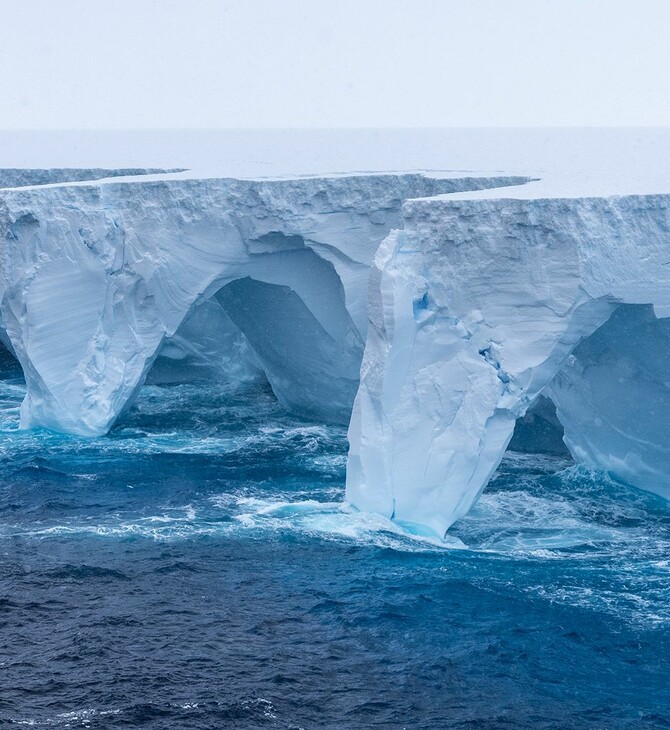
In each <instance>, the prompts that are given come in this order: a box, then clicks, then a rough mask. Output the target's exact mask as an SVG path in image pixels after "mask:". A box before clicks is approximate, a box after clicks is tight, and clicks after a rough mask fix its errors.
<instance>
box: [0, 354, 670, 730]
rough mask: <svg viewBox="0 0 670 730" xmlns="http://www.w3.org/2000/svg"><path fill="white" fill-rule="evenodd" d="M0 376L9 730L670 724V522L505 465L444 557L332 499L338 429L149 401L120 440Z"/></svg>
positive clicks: (196, 400) (596, 486)
mask: <svg viewBox="0 0 670 730" xmlns="http://www.w3.org/2000/svg"><path fill="white" fill-rule="evenodd" d="M3 367H4V371H3V376H4V377H3V379H2V381H1V382H0V402H1V411H0V470H1V471H0V490H1V499H0V724H5V725H8V726H13V725H17V726H20V725H27V726H35V727H62V728H67V727H99V728H116V727H150V728H207V729H209V728H250V729H254V728H294V729H297V728H306V729H307V728H368V727H388V728H426V729H428V728H431V729H433V728H440V729H441V728H526V727H528V728H608V729H609V728H666V727H670V680H669V676H670V673H669V671H668V670H669V666H668V657H669V656H670V509H669V507H668V505H667V503H665V502H663V501H662V500H661V499H660V498H656V497H654V496H653V495H650V494H644V493H642V492H639V491H636V490H634V489H630V488H627V487H625V486H622V485H619V484H616V483H613V482H611V481H610V480H608V479H607V477H606V476H604V475H602V474H594V473H590V472H588V471H585V470H583V469H579V468H576V467H575V466H574V465H572V464H571V463H570V462H568V461H565V460H561V459H560V458H558V457H551V456H546V455H529V454H524V455H521V454H514V453H508V455H507V457H506V459H505V461H504V463H503V465H502V467H501V468H500V470H499V472H498V474H497V476H496V478H495V479H494V481H493V482H492V484H491V485H490V487H489V488H488V489H487V491H486V492H485V493H484V495H483V497H482V499H481V501H480V502H479V505H478V506H477V508H476V509H475V510H474V511H473V512H472V513H471V514H470V515H469V516H468V517H467V518H466V519H464V520H462V521H461V522H459V523H458V524H456V525H455V526H454V528H453V529H452V530H451V532H450V537H449V539H448V540H447V541H446V542H441V541H439V540H436V539H433V538H430V537H422V536H418V535H415V536H412V535H408V534H407V533H405V532H403V530H401V529H400V528H399V527H398V526H397V525H394V524H393V523H390V522H388V521H386V520H384V519H382V518H376V517H373V516H369V515H364V514H361V513H357V512H355V511H354V510H352V509H350V508H347V507H346V506H344V505H343V503H342V498H343V492H344V476H345V462H346V449H347V443H346V431H345V429H343V428H339V427H332V426H328V427H326V426H323V425H318V424H313V423H306V422H304V421H300V420H297V419H296V418H294V417H291V416H289V415H288V414H287V413H286V412H284V411H283V410H282V408H281V407H280V406H279V405H278V404H277V402H276V400H275V399H274V397H273V396H272V393H271V392H270V391H269V390H268V389H267V388H264V387H260V386H254V387H251V386H246V387H238V388H233V387H231V386H224V385H220V384H214V383H203V382H201V383H198V384H189V385H171V386H145V387H144V388H143V390H142V391H141V393H140V395H139V398H138V400H137V401H136V403H135V405H134V407H133V408H132V409H131V410H130V411H129V412H128V413H127V415H126V416H125V417H124V418H123V420H122V421H121V422H119V424H118V425H117V426H116V427H115V428H114V430H113V431H112V432H111V434H110V435H109V436H107V437H104V438H99V439H96V440H85V439H79V438H75V437H68V436H62V435H57V434H53V433H49V432H47V431H19V430H18V421H19V416H18V408H19V404H20V402H21V399H22V397H23V394H24V384H23V379H22V376H21V373H20V372H18V371H17V370H16V369H12V365H11V363H9V364H8V363H5V364H4V366H3Z"/></svg>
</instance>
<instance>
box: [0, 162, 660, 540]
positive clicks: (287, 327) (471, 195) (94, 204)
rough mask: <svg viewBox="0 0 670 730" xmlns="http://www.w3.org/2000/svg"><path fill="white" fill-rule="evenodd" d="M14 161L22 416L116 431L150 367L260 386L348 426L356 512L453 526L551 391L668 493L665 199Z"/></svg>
mask: <svg viewBox="0 0 670 730" xmlns="http://www.w3.org/2000/svg"><path fill="white" fill-rule="evenodd" d="M94 172H95V171H94ZM149 172H155V171H149ZM128 173H129V174H133V175H138V174H139V171H138V170H130V171H128ZM12 174H13V177H12V176H11V175H9V177H7V176H6V180H9V181H11V180H13V181H14V186H13V187H8V188H7V189H3V190H0V240H1V241H2V244H1V245H2V257H1V261H2V270H1V272H0V339H1V340H2V342H4V343H5V345H6V347H7V348H8V349H9V351H10V352H12V353H13V354H14V355H15V357H16V358H17V360H18V361H19V362H20V364H21V366H22V368H23V371H24V374H25V377H26V384H27V395H26V397H25V400H24V403H23V405H22V408H21V424H22V426H23V427H26V428H29V427H34V426H42V427H47V428H51V429H55V430H60V431H65V432H69V433H74V434H79V435H84V436H100V435H102V434H104V433H106V432H107V431H108V430H109V428H110V427H111V426H112V425H113V423H114V422H115V420H116V419H117V418H118V417H119V415H120V414H121V413H122V412H123V409H124V408H126V407H127V406H128V404H129V403H131V402H132V398H133V395H134V394H135V393H136V391H137V389H138V388H139V387H140V386H141V384H142V383H143V382H144V381H145V380H146V379H147V378H149V379H151V380H154V381H156V380H159V381H160V380H163V381H165V380H168V381H182V380H186V379H192V378H194V377H203V376H204V377H225V378H229V379H236V380H245V379H250V378H255V377H258V376H259V375H261V376H264V377H266V378H267V380H268V381H269V383H270V385H271V387H272V389H273V391H274V393H275V395H276V396H277V398H278V399H279V400H280V401H281V402H282V403H283V404H284V405H285V406H286V407H287V408H289V409H291V410H293V411H295V412H297V413H300V414H302V415H304V416H306V417H309V418H314V419H319V420H323V421H327V422H340V423H347V422H349V419H350V417H351V421H350V426H349V439H350V444H351V451H350V456H349V464H348V470H347V499H348V500H349V501H350V502H352V503H353V504H354V505H356V506H357V507H359V508H361V509H364V510H371V511H375V512H379V513H382V514H384V515H386V516H388V517H392V518H394V519H396V520H398V521H400V522H404V523H413V524H419V525H423V526H427V527H429V528H430V529H432V530H434V531H435V532H437V533H439V534H443V533H444V531H445V530H446V529H447V528H448V527H449V526H450V525H451V524H452V523H453V522H454V520H456V519H458V518H459V517H460V516H462V515H463V514H465V513H466V512H467V511H468V509H470V507H471V506H472V505H473V504H474V503H475V501H476V499H477V497H478V495H479V494H480V493H481V491H482V489H483V488H484V487H485V486H486V484H487V482H488V480H489V479H490V477H491V475H492V474H493V472H494V471H495V469H496V468H497V466H498V464H499V462H500V460H501V458H502V455H503V453H504V451H505V449H506V447H507V445H508V443H509V440H510V438H511V437H512V433H513V431H514V427H515V424H516V422H517V420H518V419H520V418H523V417H524V416H525V415H526V414H527V413H528V412H529V409H532V408H534V407H535V408H538V404H545V405H546V404H549V405H551V404H550V403H549V400H548V399H550V400H551V401H553V403H554V404H555V406H556V415H554V414H553V410H552V411H551V415H550V416H548V418H550V419H552V418H553V419H554V420H555V418H556V417H557V418H558V419H559V420H560V422H561V423H562V424H563V427H564V429H565V443H566V444H567V447H568V448H569V449H570V452H571V453H572V455H573V457H574V458H575V460H576V461H578V462H579V463H584V464H587V465H590V466H594V467H598V468H604V469H606V470H607V471H609V472H610V473H611V474H612V475H613V476H614V477H616V478H619V479H622V480H624V481H627V482H629V483H631V484H634V485H636V486H639V487H642V488H644V489H649V490H652V491H655V492H658V493H659V494H662V495H664V496H666V497H670V487H669V484H670V481H669V480H668V476H667V475H669V474H670V448H668V446H667V444H668V437H669V436H670V426H669V425H668V424H670V419H668V418H667V416H666V414H667V413H668V406H670V390H669V388H670V380H669V379H668V377H667V374H666V372H665V370H666V368H665V362H667V355H668V354H670V353H669V352H668V350H669V348H670V325H668V322H670V319H667V318H668V317H670V286H669V285H668V279H667V276H668V274H667V270H668V266H669V265H670V214H669V212H668V211H669V208H668V202H669V200H670V197H668V196H665V195H625V196H611V195H601V196H591V197H587V196H583V195H575V196H566V195H558V194H557V195H554V196H552V195H545V194H544V193H543V189H542V188H541V187H539V188H538V187H534V186H535V185H536V183H533V182H530V179H529V178H528V177H519V176H516V177H515V176H510V175H501V174H499V175H487V176H473V175H470V176H451V177H450V176H444V175H442V176H440V175H425V174H424V175H422V174H379V175H372V174H368V175H348V176H328V177H326V176H322V177H307V178H297V179H267V180H261V179H225V178H210V179H198V178H188V176H186V177H185V176H184V175H181V176H179V175H177V176H171V175H168V174H165V175H162V176H161V175H158V176H157V177H158V179H156V176H154V177H152V178H150V179H146V180H141V179H139V178H138V177H134V178H132V179H128V180H123V179H119V180H116V181H112V180H105V181H101V182H91V181H90V180H89V181H88V182H74V183H70V182H63V181H68V180H71V177H62V178H61V182H59V180H58V177H57V176H56V178H54V177H53V176H50V175H46V176H44V177H43V178H40V177H39V176H38V178H37V179H36V180H33V182H32V183H31V182H26V181H27V180H29V178H28V177H25V176H24V177H22V176H21V175H18V174H16V173H15V171H13V172H12ZM71 174H72V173H71ZM96 175H97V172H95V174H93V173H91V175H84V177H81V176H80V177H79V178H78V179H80V180H82V179H85V178H86V177H91V176H93V177H95V176H96ZM105 176H106V177H110V175H108V174H106V175H105ZM2 179H3V178H2V173H1V172H0V180H2ZM22 181H23V182H22ZM40 182H41V183H45V184H40ZM46 183H48V184H46ZM20 184H28V185H31V187H27V188H24V189H21V188H19V187H17V186H18V185H20ZM476 191H479V192H476ZM352 406H353V414H352ZM542 407H544V406H542ZM543 417H544V416H543ZM552 448H554V447H552Z"/></svg>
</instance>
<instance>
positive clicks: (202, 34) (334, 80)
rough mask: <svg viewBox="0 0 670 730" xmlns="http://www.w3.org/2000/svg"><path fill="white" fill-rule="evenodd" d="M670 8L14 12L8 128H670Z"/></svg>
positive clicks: (73, 6)
mask: <svg viewBox="0 0 670 730" xmlns="http://www.w3.org/2000/svg"><path fill="white" fill-rule="evenodd" d="M669 31H670V0H113V1H111V2H110V0H0V92H1V94H2V103H1V104H0V130H8V129H35V130H41V129H122V130H123V129H229V128H305V127H307V128H331V127H345V128H349V127H353V128H360V127H410V128H417V127H454V126H457V127H460V126H464V127H469V126H483V127H488V126H513V127H515V126H670V81H669V80H668V69H669V68H670V43H669V42H668V35H669Z"/></svg>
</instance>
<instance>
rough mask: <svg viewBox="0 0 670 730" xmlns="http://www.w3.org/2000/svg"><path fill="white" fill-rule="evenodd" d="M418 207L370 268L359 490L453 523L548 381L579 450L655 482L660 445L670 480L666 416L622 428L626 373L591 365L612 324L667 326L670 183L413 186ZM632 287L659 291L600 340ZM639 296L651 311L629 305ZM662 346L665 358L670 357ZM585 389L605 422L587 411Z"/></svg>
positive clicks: (353, 471)
mask: <svg viewBox="0 0 670 730" xmlns="http://www.w3.org/2000/svg"><path fill="white" fill-rule="evenodd" d="M456 197H457V196H456ZM473 197H475V196H473ZM404 214H405V221H404V229H403V230H400V231H395V232H392V233H391V234H390V235H389V237H388V238H387V239H386V240H385V241H384V243H383V244H382V245H381V247H380V249H379V251H378V253H377V256H376V259H375V264H374V267H373V272H372V275H371V289H370V292H371V293H370V310H369V319H370V328H369V333H368V338H367V344H366V350H365V355H364V359H363V363H362V368H361V385H360V388H359V391H358V394H357V396H356V403H355V406H354V412H353V415H352V420H351V425H350V428H349V438H350V444H351V447H350V454H349V463H348V468H347V499H348V500H349V501H350V502H352V503H353V504H355V505H356V506H358V507H360V508H361V509H365V510H370V511H376V512H380V513H382V514H385V515H387V516H389V517H394V518H396V519H398V520H401V521H405V522H411V523H419V524H421V525H427V526H429V527H431V528H432V529H433V530H435V531H436V532H437V533H439V534H442V533H444V532H445V530H446V529H447V528H448V527H449V526H450V525H451V524H452V523H453V522H454V521H455V520H456V519H458V518H459V517H461V516H462V515H464V514H465V513H466V512H467V511H468V510H469V509H470V508H471V507H472V505H473V504H474V503H475V502H476V500H477V498H478V496H479V494H480V493H481V491H482V490H483V489H484V487H485V486H486V484H487V483H488V481H489V479H490V477H491V475H492V473H493V472H494V470H495V469H496V468H497V466H498V464H499V462H500V460H501V458H502V456H503V454H504V451H505V449H506V447H507V444H508V442H509V440H510V438H511V436H512V433H513V430H514V426H515V423H516V420H517V418H519V417H520V416H523V415H524V414H525V413H526V411H527V410H528V408H529V407H530V406H531V405H532V404H533V403H534V402H535V401H536V399H537V398H538V396H540V395H541V394H542V393H543V392H544V391H545V389H547V388H549V392H550V394H551V397H552V399H554V400H555V401H556V405H557V411H558V415H559V418H560V419H561V421H562V422H563V425H564V427H565V433H566V441H567V443H568V445H569V446H570V448H571V451H572V453H573V455H574V456H575V457H576V459H577V460H579V461H586V462H588V463H592V464H594V465H598V466H605V467H606V468H608V469H609V470H610V471H611V472H612V473H615V474H617V475H619V476H620V477H621V478H625V479H626V480H627V481H631V482H632V483H636V484H638V485H639V486H644V487H646V488H652V486H653V478H652V477H653V475H652V474H651V473H650V470H651V469H653V468H654V467H652V466H651V465H652V464H653V462H654V460H655V459H658V460H659V461H658V464H657V465H656V466H657V467H658V468H659V469H660V472H658V473H657V474H656V478H657V479H658V480H659V481H661V482H662V481H663V476H662V471H663V470H664V469H665V473H666V474H667V473H668V471H667V467H666V466H665V465H666V464H667V459H666V453H667V452H666V451H665V446H664V444H663V442H662V438H663V437H662V433H663V431H659V433H660V434H661V436H660V438H656V437H654V438H649V436H650V435H651V434H650V433H649V429H647V430H641V431H640V432H639V433H635V429H633V430H630V426H629V431H628V432H627V433H626V434H625V435H624V436H621V435H619V436H617V437H616V438H615V437H614V434H615V432H616V431H617V429H619V430H620V428H621V425H622V421H624V420H625V419H626V411H625V409H623V408H621V409H620V410H619V411H617V406H615V405H613V404H608V402H607V400H608V397H611V396H613V391H614V390H615V389H616V387H615V386H616V383H614V382H613V381H611V380H610V381H609V386H608V387H609V392H608V393H607V392H601V390H600V389H601V387H605V386H603V385H602V384H601V383H598V385H597V386H596V384H595V383H594V382H593V380H592V374H591V373H592V372H595V371H593V369H592V365H593V363H594V362H599V361H600V360H599V358H600V357H601V355H600V354H599V350H598V348H599V347H600V344H599V343H600V341H601V339H602V337H607V336H608V333H610V336H611V335H613V334H616V333H619V334H621V333H622V332H623V331H624V330H625V329H626V327H628V329H629V330H631V328H634V327H636V326H639V325H640V321H639V318H640V317H642V318H643V319H644V320H645V322H646V325H645V327H646V330H645V331H646V333H647V334H648V335H653V336H654V337H656V336H657V335H658V336H659V338H660V339H659V340H658V341H660V342H661V343H662V342H664V341H665V340H664V335H663V336H661V335H662V333H664V332H666V331H667V320H663V319H661V318H662V317H664V316H668V315H669V314H670V284H669V283H668V281H667V275H666V273H665V272H666V268H664V267H665V265H666V264H667V261H668V256H669V254H670V233H669V231H670V225H669V219H668V204H667V199H666V198H665V197H663V196H656V197H652V196H650V197H636V196H631V197H627V198H626V197H624V198H611V199H605V198H601V199H589V198H582V199H571V200H533V199H523V198H510V199H494V200H477V199H472V200H465V199H452V200H449V199H444V200H433V201H429V200H421V201H409V202H407V203H406V204H405V207H404ZM622 303H628V304H639V305H647V306H646V308H643V309H638V310H625V309H623V310H621V311H622V312H623V313H624V314H621V315H620V316H621V317H624V320H623V321H620V320H619V317H617V318H614V319H613V320H612V324H611V325H610V327H609V328H604V329H603V330H602V332H601V334H600V335H596V336H594V338H593V339H590V340H588V341H587V338H589V337H590V336H591V335H593V333H595V332H596V331H597V330H598V329H599V328H600V327H601V326H602V325H603V324H605V322H607V321H608V319H609V318H610V316H611V315H612V313H613V312H615V310H617V308H618V307H619V306H620V305H621V304H622ZM649 305H653V315H652V309H651V307H650V306H649ZM633 311H637V312H638V314H637V315H636V316H637V317H638V319H637V320H635V319H634V318H633V319H631V320H629V319H628V318H629V317H632V316H633V315H632V314H631V313H632V312H633ZM626 312H628V314H625V313H626ZM640 312H645V314H644V316H643V315H641V314H639V313H640ZM656 316H657V317H659V319H658V320H656V319H655V317H656ZM650 317H654V319H653V321H652V320H651V319H649V318H650ZM645 318H646V319H645ZM625 322H634V323H635V324H629V325H625ZM603 333H604V334H603ZM582 341H585V342H584V345H583V348H581V349H579V348H577V346H578V345H579V344H580V343H581V342H582ZM629 342H633V343H634V342H635V339H634V338H633V339H632V340H630V339H629ZM619 347H621V348H625V347H626V345H625V344H622V345H620V346H619ZM633 347H634V345H633ZM661 347H664V345H663V344H662V345H661ZM576 348H577V349H576ZM638 349H639V354H637V355H635V356H634V357H633V358H632V362H631V363H630V364H629V365H628V366H627V369H624V370H625V372H626V373H627V374H626V376H625V377H624V376H623V375H622V373H621V372H619V374H618V377H624V380H623V382H619V383H618V388H620V389H621V390H623V389H625V388H627V387H629V386H632V382H631V381H632V379H634V377H635V373H636V372H639V371H640V370H642V369H643V368H644V360H645V358H646V357H652V353H650V352H649V350H648V348H644V349H643V348H638ZM615 351H616V347H615V348H613V351H612V352H613V353H614V354H612V355H608V356H607V357H610V359H611V358H613V357H615V354H616V352H615ZM571 356H572V357H573V358H574V359H571ZM653 357H656V362H657V363H658V369H660V370H662V367H663V366H662V363H663V362H664V358H663V357H660V358H659V357H658V356H657V355H654V356H653ZM636 358H637V359H636ZM574 363H582V366H581V367H580V366H579V365H575V364H574ZM584 363H586V365H584ZM606 367H607V366H605V367H603V368H601V370H600V373H599V374H598V377H600V378H602V374H603V371H604V370H605V369H606ZM589 368H591V372H590V371H589ZM652 370H657V368H653V369H652ZM559 373H561V375H560V377H558V378H556V376H557V375H558V374H559ZM554 378H556V380H555V381H554ZM660 378H661V374H660V372H654V373H653V374H650V375H649V376H648V377H647V380H646V382H645V383H644V384H643V385H640V386H639V390H638V391H637V392H638V394H639V393H642V392H643V394H644V397H645V399H646V403H647V404H648V406H649V412H651V409H652V406H653V403H654V397H653V393H654V388H655V387H656V386H657V385H658V383H659V382H660ZM552 381H554V383H553V385H552V386H551V387H550V384H551V383H552ZM589 388H590V389H591V391H590V392H589ZM606 389H607V388H606ZM596 392H597V393H598V395H596ZM583 394H585V395H586V396H587V397H588V398H587V403H588V400H589V399H590V402H591V403H592V404H593V407H594V408H595V410H596V414H597V413H598V411H599V410H600V416H597V415H596V416H595V417H596V418H597V417H599V418H600V419H601V421H602V423H603V424H604V423H608V424H609V425H608V426H607V429H605V430H603V428H601V427H600V426H599V427H598V428H593V427H590V428H589V427H588V424H584V425H582V424H581V423H580V418H579V417H577V416H576V415H575V414H577V412H578V411H579V410H580V408H581V407H583V405H580V399H581V398H582V395H583ZM661 411H662V412H660V413H659V412H658V411H657V417H658V418H659V419H665V420H664V422H665V423H666V424H667V423H668V419H670V415H668V412H667V411H663V410H662V409H661ZM664 428H665V427H664ZM608 431H609V434H608ZM610 435H611V436H612V438H611V439H610ZM645 440H646V441H648V442H649V443H648V444H647V445H646V446H645V447H644V448H638V449H637V451H634V450H631V447H632V445H633V444H635V443H636V442H637V443H639V442H644V441H645ZM654 488H656V489H657V491H660V490H661V488H665V487H663V486H662V485H661V484H658V485H657V486H656V487H654Z"/></svg>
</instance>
